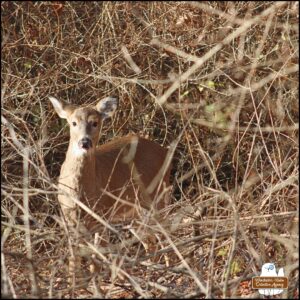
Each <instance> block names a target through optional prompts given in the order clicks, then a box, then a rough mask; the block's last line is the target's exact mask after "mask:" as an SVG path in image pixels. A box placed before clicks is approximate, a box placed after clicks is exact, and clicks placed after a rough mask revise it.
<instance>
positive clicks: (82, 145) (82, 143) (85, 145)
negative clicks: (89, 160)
mask: <svg viewBox="0 0 300 300" xmlns="http://www.w3.org/2000/svg"><path fill="white" fill-rule="evenodd" d="M92 145H93V144H92V141H91V140H90V139H89V138H83V139H81V140H80V141H79V142H78V146H79V148H83V149H89V148H92Z"/></svg>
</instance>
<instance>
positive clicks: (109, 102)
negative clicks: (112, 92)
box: [96, 97, 119, 120]
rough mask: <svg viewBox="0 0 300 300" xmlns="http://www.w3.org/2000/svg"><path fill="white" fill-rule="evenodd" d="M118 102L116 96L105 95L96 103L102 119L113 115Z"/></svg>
mask: <svg viewBox="0 0 300 300" xmlns="http://www.w3.org/2000/svg"><path fill="white" fill-rule="evenodd" d="M118 104H119V101H118V99H117V98H113V97H106V98H104V99H102V100H100V101H99V102H98V103H97V104H96V110H97V111H98V112H99V113H100V114H101V118H102V120H105V119H107V118H111V117H112V116H113V115H114V113H115V111H116V109H117V107H118Z"/></svg>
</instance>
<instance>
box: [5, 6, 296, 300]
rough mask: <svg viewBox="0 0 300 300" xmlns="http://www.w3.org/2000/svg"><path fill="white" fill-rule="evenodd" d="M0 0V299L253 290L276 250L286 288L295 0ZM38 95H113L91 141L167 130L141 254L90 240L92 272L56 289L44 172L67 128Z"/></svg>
mask: <svg viewBox="0 0 300 300" xmlns="http://www.w3.org/2000/svg"><path fill="white" fill-rule="evenodd" d="M1 9H2V12H1V13H2V15H1V16H2V18H1V23H2V27H1V30H2V64H1V71H2V72H1V80H2V90H1V96H2V97H1V98H2V115H1V118H2V130H1V138H2V153H1V154H2V164H1V166H2V173H1V175H2V190H1V191H2V202H1V203H2V232H1V233H2V240H1V241H2V243H1V253H2V260H1V261H2V267H1V270H2V281H1V288H2V295H3V296H5V297H15V298H26V297H33V296H34V297H41V298H65V297H70V296H73V297H95V296H96V297H100V296H102V297H107V298H110V297H114V298H119V297H126V298H132V297H155V298H165V297H178V298H203V297H208V298H209V297H214V298H225V297H237V296H242V297H245V296H250V297H257V296H258V293H257V290H252V289H251V288H250V287H249V283H250V279H251V277H252V276H254V275H258V274H260V271H261V266H262V264H263V263H265V262H274V263H275V264H276V266H277V267H284V269H285V274H286V276H288V277H289V289H288V290H286V291H285V292H284V294H283V295H282V296H283V297H289V298H294V297H295V298H297V297H298V285H297V283H298V280H299V279H298V276H299V275H298V238H299V236H298V145H299V143H298V129H299V119H298V113H299V107H298V75H299V74H298V54H299V53H298V43H299V40H298V38H299V36H298V23H299V8H298V2H196V3H194V2H25V1H24V2H13V1H3V2H1ZM48 95H53V96H56V97H58V98H60V99H65V100H67V101H70V102H72V103H76V104H90V103H96V101H97V100H99V99H100V98H102V97H105V96H108V95H117V96H118V97H119V99H120V109H119V111H118V113H117V115H116V117H115V118H114V120H113V122H111V123H110V124H108V123H109V122H107V126H106V127H105V128H104V130H103V132H102V137H101V140H100V142H101V143H103V142H105V141H107V140H110V139H111V138H113V137H115V136H124V135H126V134H128V133H130V132H134V133H138V134H140V135H143V136H146V137H147V138H149V139H152V140H155V141H157V142H159V143H160V144H162V145H164V146H168V145H170V144H171V143H172V142H173V141H175V140H177V139H178V138H179V142H178V144H177V147H176V150H175V154H174V159H173V170H172V180H173V183H174V190H173V195H172V205H171V206H170V209H169V217H168V220H169V225H170V226H167V227H164V228H162V227H160V226H159V225H156V226H153V227H152V230H153V231H156V232H157V233H160V235H161V238H162V241H161V242H162V243H163V245H164V248H163V249H162V250H160V251H158V252H156V253H155V257H153V255H152V256H151V255H150V257H149V255H147V254H145V253H144V252H143V249H142V248H141V247H140V246H131V247H129V248H126V247H125V248H123V249H121V248H120V247H117V246H116V247H115V250H111V251H110V254H109V253H105V252H103V253H102V254H101V255H100V254H99V251H98V254H96V256H95V259H96V261H97V262H98V263H99V264H100V265H101V272H99V273H98V274H97V276H96V277H95V278H94V279H92V280H91V281H89V280H87V279H88V276H89V274H87V276H83V284H82V286H72V287H68V286H67V284H66V277H67V272H66V261H67V258H68V257H69V255H70V252H69V248H68V241H67V240H68V236H67V234H66V233H65V231H64V230H63V228H62V227H60V226H59V225H58V224H59V223H58V220H59V216H60V215H59V207H58V203H57V200H56V193H57V190H56V189H55V187H54V185H53V183H55V178H56V177H57V176H58V174H59V169H60V165H61V164H62V162H63V160H64V153H65V151H66V147H67V141H68V128H67V126H66V124H65V123H61V121H59V120H58V117H57V116H56V115H55V113H54V111H53V108H52V107H51V104H50V103H49V101H48V99H47V96H48ZM28 219H29V220H28ZM89 248H90V250H91V248H93V247H92V246H90V247H89ZM94 250H95V249H94ZM95 251H96V253H97V249H96V250H95ZM94 253H95V252H94ZM162 254H167V255H168V256H169V259H170V266H169V267H166V266H165V265H164V260H163V255H162ZM149 258H150V261H148V259H149ZM83 270H85V268H84V267H83Z"/></svg>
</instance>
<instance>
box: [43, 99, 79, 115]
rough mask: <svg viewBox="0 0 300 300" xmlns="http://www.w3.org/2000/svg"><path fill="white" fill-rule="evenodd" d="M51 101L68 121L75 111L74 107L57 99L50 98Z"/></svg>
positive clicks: (59, 113) (58, 112)
mask: <svg viewBox="0 0 300 300" xmlns="http://www.w3.org/2000/svg"><path fill="white" fill-rule="evenodd" d="M49 100H50V101H51V103H52V105H53V107H54V109H55V111H56V112H57V114H58V115H59V116H60V117H61V118H62V119H67V118H68V117H69V116H70V115H71V114H72V112H73V111H74V108H75V107H74V106H73V105H70V104H67V103H65V102H63V101H59V100H57V99H56V98H54V97H52V96H49Z"/></svg>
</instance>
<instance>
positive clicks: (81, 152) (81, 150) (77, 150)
mask: <svg viewBox="0 0 300 300" xmlns="http://www.w3.org/2000/svg"><path fill="white" fill-rule="evenodd" d="M89 150H91V149H89ZM89 150H87V149H84V148H79V147H78V146H77V145H74V146H73V154H74V155H75V156H85V155H87V154H88V153H89V152H90V151H89Z"/></svg>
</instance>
